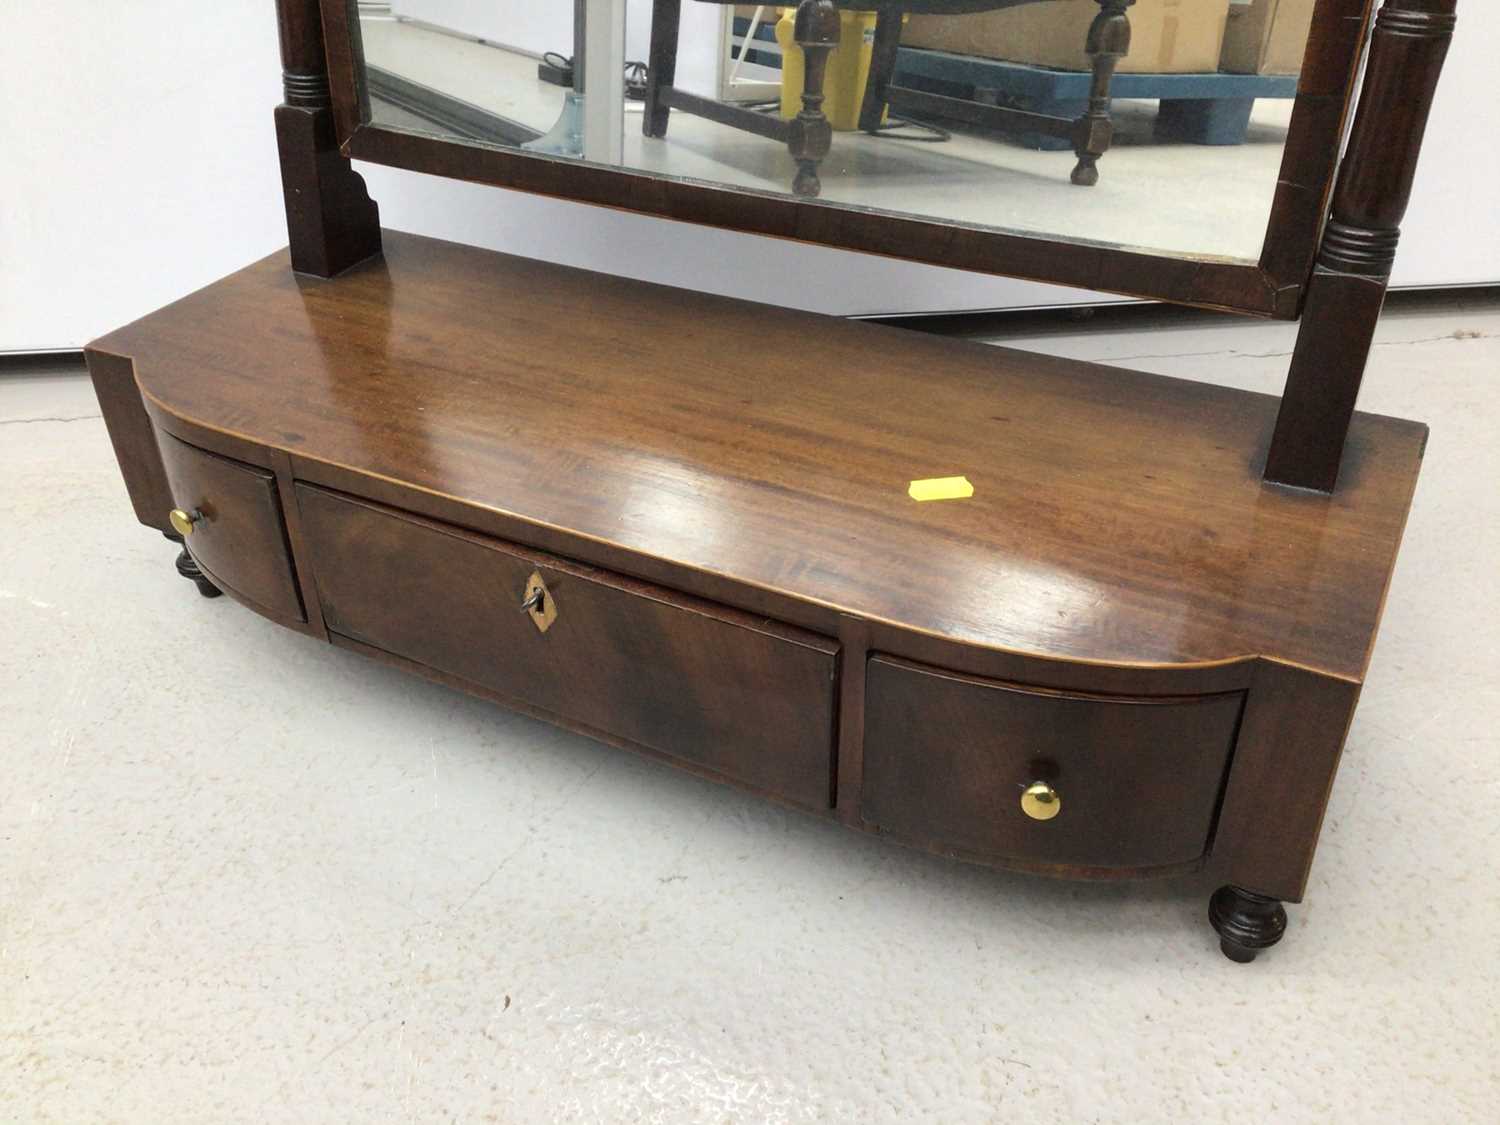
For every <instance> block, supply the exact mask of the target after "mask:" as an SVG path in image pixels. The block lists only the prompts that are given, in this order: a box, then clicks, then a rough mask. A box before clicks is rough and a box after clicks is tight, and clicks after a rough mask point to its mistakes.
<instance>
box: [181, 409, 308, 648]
mask: <svg viewBox="0 0 1500 1125" xmlns="http://www.w3.org/2000/svg"><path fill="white" fill-rule="evenodd" d="M158 441H159V443H160V446H161V456H162V464H163V465H164V466H165V468H166V472H167V480H168V482H169V483H170V486H171V490H172V496H173V500H174V506H175V507H178V508H181V509H183V510H184V511H187V512H193V511H201V512H202V514H203V518H202V519H201V520H200V521H199V523H198V524H197V526H195V527H194V529H193V533H192V535H190V536H188V538H187V539H186V540H185V541H184V546H185V547H186V548H187V549H188V551H189V552H190V553H191V555H192V558H193V561H194V562H196V563H197V564H198V567H199V568H200V569H201V570H202V571H203V573H204V575H205V576H206V577H207V578H208V579H209V580H210V581H211V582H212V583H213V585H214V586H216V587H218V588H219V589H221V590H225V591H228V592H231V593H233V594H235V595H236V596H237V597H238V598H240V599H241V600H243V601H248V602H251V603H253V604H254V605H255V606H256V607H258V608H260V609H261V610H262V612H264V613H266V614H267V616H270V617H273V618H277V619H281V620H286V621H298V622H300V621H305V620H306V615H305V614H304V613H303V610H302V600H301V598H299V597H298V595H297V582H296V578H295V577H294V575H293V573H292V561H291V555H290V553H289V552H288V550H287V544H286V532H285V529H284V527H283V525H282V520H281V504H280V501H279V500H278V499H277V495H276V480H275V478H274V477H273V476H272V475H271V474H270V473H268V472H266V471H265V470H264V469H258V468H255V467H254V466H251V465H242V464H239V463H238V462H236V461H231V460H230V459H229V458H227V457H220V456H219V455H218V454H216V453H207V452H205V451H203V450H201V449H195V448H194V447H193V446H191V445H188V444H186V443H184V442H181V441H178V440H177V439H176V438H174V437H172V436H171V435H169V434H160V435H159V436H158ZM178 569H179V571H181V567H179V568H178ZM187 577H192V575H187Z"/></svg>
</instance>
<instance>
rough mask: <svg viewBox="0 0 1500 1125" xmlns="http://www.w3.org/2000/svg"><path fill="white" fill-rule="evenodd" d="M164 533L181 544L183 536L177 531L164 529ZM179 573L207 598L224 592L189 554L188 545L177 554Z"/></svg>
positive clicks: (215, 596) (174, 541)
mask: <svg viewBox="0 0 1500 1125" xmlns="http://www.w3.org/2000/svg"><path fill="white" fill-rule="evenodd" d="M162 534H163V535H164V536H166V537H167V538H168V539H170V540H171V541H172V542H173V543H179V544H180V543H181V542H182V536H180V535H178V534H177V533H176V532H175V531H163V532H162ZM177 573H178V574H180V575H182V576H183V577H184V578H186V579H187V580H188V581H190V582H192V583H193V584H194V585H195V586H197V587H198V593H200V594H202V595H203V596H204V597H205V598H217V597H219V596H220V595H221V594H223V592H224V591H223V590H221V589H219V588H218V587H217V586H215V585H214V584H213V583H212V582H210V581H209V580H208V578H207V577H206V576H205V575H204V573H203V571H201V570H199V569H198V561H197V560H196V559H195V558H193V556H192V555H190V554H188V549H187V548H186V547H183V548H182V551H181V553H180V554H178V556H177Z"/></svg>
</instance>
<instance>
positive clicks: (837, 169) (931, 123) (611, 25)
mask: <svg viewBox="0 0 1500 1125" xmlns="http://www.w3.org/2000/svg"><path fill="white" fill-rule="evenodd" d="M1315 2H1316V0H1134V3H1127V2H1126V0H905V2H896V0H804V2H803V3H801V4H793V5H788V6H777V5H755V4H732V3H721V2H718V0H391V2H390V3H388V4H387V3H365V2H363V0H361V2H360V3H359V5H358V9H359V15H360V31H361V38H362V40H363V53H364V66H365V84H366V89H367V91H368V93H369V96H370V118H371V121H372V123H374V124H376V125H380V126H384V127H389V128H394V129H400V130H406V131H413V132H420V133H428V134H435V135H438V136H442V137H445V138H448V139H451V140H455V141H459V142H462V143H468V144H475V145H489V146H502V147H519V148H523V149H527V150H530V151H533V152H539V153H545V154H548V155H550V156H553V157H557V158H562V159H573V160H586V161H590V162H595V163H600V164H607V165H613V166H617V167H626V168H630V169H634V170H638V171H643V172H647V173H650V174H652V175H659V176H664V177H680V178H686V179H690V180H694V181H698V182H708V183H714V184H722V185H731V186H734V187H739V188H747V189H751V190H754V191H762V192H773V193H779V194H791V195H795V196H798V197H801V198H803V199H806V200H809V201H816V202H817V203H818V204H820V205H828V206H837V207H853V208H860V209H874V210H878V211H883V212H889V213H897V214H901V215H905V216H911V217H919V218H923V219H937V220H941V221H947V222H953V223H960V224H963V225H966V226H976V227H984V228H990V229H995V230H1001V231H1010V232H1019V233H1026V234H1040V235H1045V236H1048V237H1053V238H1062V239H1067V240H1072V241H1081V242H1092V243H1103V244H1108V245H1115V246H1125V247H1131V248H1138V249H1143V250H1148V251H1152V252H1164V253H1168V254H1174V255H1182V256H1189V257H1194V258H1205V259H1219V260H1230V261H1254V260H1256V259H1257V258H1259V256H1260V251H1261V244H1262V242H1263V241H1264V238H1265V232H1266V226H1267V222H1268V220H1269V217H1270V210H1271V203H1272V197H1273V195H1274V192H1275V188H1276V183H1277V177H1278V174H1279V172H1280V168H1281V158H1282V149H1283V147H1284V145H1285V141H1286V136H1287V126H1288V122H1289V120H1290V116H1291V108H1292V97H1293V96H1294V95H1295V93H1296V90H1297V72H1298V70H1299V68H1300V66H1301V62H1302V55H1303V50H1304V47H1305V44H1306V40H1307V34H1308V28H1309V26H1310V23H1311V19H1312V13H1313V7H1314V4H1315ZM820 75H821V94H822V98H821V101H820V100H819V99H818V97H817V94H818V91H819V85H820V81H819V76H820Z"/></svg>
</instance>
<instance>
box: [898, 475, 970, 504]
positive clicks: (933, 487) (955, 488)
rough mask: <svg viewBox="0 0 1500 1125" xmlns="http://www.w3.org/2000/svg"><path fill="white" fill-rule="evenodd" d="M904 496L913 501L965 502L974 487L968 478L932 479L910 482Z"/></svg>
mask: <svg viewBox="0 0 1500 1125" xmlns="http://www.w3.org/2000/svg"><path fill="white" fill-rule="evenodd" d="M906 494H907V495H908V496H910V497H911V498H912V499H913V500H967V499H968V498H969V497H970V496H973V495H974V486H973V485H972V484H970V483H969V478H968V477H932V478H930V479H928V480H914V481H912V482H911V486H910V487H909V488H907V490H906Z"/></svg>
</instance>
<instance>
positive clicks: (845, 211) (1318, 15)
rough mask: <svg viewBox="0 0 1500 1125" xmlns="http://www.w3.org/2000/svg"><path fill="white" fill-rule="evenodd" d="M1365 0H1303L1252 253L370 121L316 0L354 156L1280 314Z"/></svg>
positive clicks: (1008, 272)
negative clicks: (1009, 224) (1197, 250)
mask: <svg viewBox="0 0 1500 1125" xmlns="http://www.w3.org/2000/svg"><path fill="white" fill-rule="evenodd" d="M1374 3H1375V0H1317V7H1316V10H1315V12H1314V16H1313V23H1312V33H1311V35H1310V36H1309V39H1308V44H1307V52H1306V56H1305V59H1304V62H1303V69H1302V75H1301V79H1300V82H1299V86H1298V91H1297V96H1296V99H1295V101H1294V102H1293V107H1292V118H1291V125H1290V128H1289V130H1288V133H1287V140H1286V148H1285V152H1284V154H1283V157H1282V165H1281V172H1280V175H1279V177H1278V180H1277V188H1276V194H1275V197H1274V199H1273V201H1272V205H1271V212H1270V220H1269V222H1268V225H1267V230H1266V237H1265V241H1264V243H1263V247H1262V250H1261V256H1260V260H1259V261H1258V262H1256V263H1253V264H1252V263H1249V262H1242V261H1229V260H1224V259H1222V258H1220V259H1215V258H1206V257H1192V256H1188V255H1181V254H1171V253H1166V252H1160V253H1158V252H1152V251H1148V250H1142V249H1128V248H1126V247H1123V246H1111V245H1107V244H1103V243H1095V242H1082V241H1069V240H1066V239H1064V238H1062V237H1061V236H1049V235H1041V234H1023V233H1017V232H1010V231H1004V230H1001V229H998V228H993V227H983V226H977V225H970V224H957V223H948V222H944V221H941V220H937V219H928V218H919V217H914V216H912V215H910V214H905V213H902V212H897V211H884V210H876V209H873V208H860V207H855V206H850V205H847V204H839V203H828V202H823V201H810V200H806V199H801V198H798V197H795V196H790V195H785V194H780V193H776V192H771V191H762V190H752V189H748V188H740V187H732V186H727V185H725V186H719V185H710V184H706V183H703V182H701V181H689V180H681V179H672V178H666V177H662V176H658V175H654V174H650V173H645V172H639V171H634V170H631V169H628V168H618V167H610V166H607V165H602V164H590V163H586V162H583V161H580V160H577V159H569V158H565V157H557V156H546V155H542V154H538V153H530V152H521V151H518V150H517V149H514V148H503V147H491V146H486V145H484V144H482V143H475V142H466V141H465V142H460V141H454V140H448V139H444V138H441V137H436V136H431V135H427V134H422V133H413V132H407V131H404V130H401V129H395V128H391V127H389V126H384V125H377V124H374V123H372V122H371V120H370V99H369V93H368V90H367V89H366V86H365V70H364V58H363V51H362V48H361V42H360V35H359V14H358V5H357V3H356V0H321V3H320V6H321V13H322V21H323V28H324V34H325V40H326V43H327V66H328V79H329V88H330V94H331V97H332V105H333V115H334V121H335V125H336V128H337V135H338V144H339V150H340V151H341V152H342V153H343V154H344V155H345V156H348V157H352V158H353V159H356V160H368V161H371V162H373V163H376V164H387V165H391V166H393V167H397V168H406V169H409V170H411V171H417V172H429V173H433V174H436V175H441V176H448V177H452V178H455V179H462V180H472V181H476V182H479V183H485V184H492V185H495V186H498V187H506V188H512V189H515V190H519V191H526V192H533V193H536V194H540V195H549V196H555V197H557V198H561V199H572V200H576V201H579V202H583V203H595V204H604V205H606V206H610V207H623V208H626V209H628V210H632V211H639V212H641V213H643V214H648V215H657V216H660V217H663V218H669V219H676V220H680V221H684V222H690V223H698V224H703V225H708V226H717V227H724V228H727V229H730V230H738V231H744V232H747V233H751V234H762V235H771V236H774V237H779V238H791V239H796V240H799V241H803V242H813V243H818V244H820V245H824V246H833V247H838V248H840V249H844V250H857V251H862V252H865V253H873V254H882V255H887V256H890V257H896V258H905V259H909V260H911V261H916V262H925V263H929V264H932V265H940V266H949V267H952V268H955V269H964V270H972V271H976V272H980V273H991V274H1001V275H1004V276H1008V277H1018V278H1025V279H1027V280H1031V281H1042V282H1050V283H1053V284H1060V285H1072V286H1078V287H1081V288H1087V289H1097V290H1102V291H1106V292H1113V293H1122V294H1126V295H1128V296H1135V297H1152V298H1157V299H1159V300H1163V301H1172V302H1174V303H1179V304H1190V305H1202V306H1209V307H1213V308H1223V309H1232V310H1234V311H1237V312H1245V313H1251V314H1254V315H1260V316H1270V317H1277V318H1280V319H1293V318H1295V317H1296V316H1297V313H1298V310H1299V309H1300V307H1301V302H1302V297H1303V291H1304V287H1305V285H1306V282H1307V278H1308V274H1309V272H1310V270H1311V268H1312V262H1313V255H1314V253H1315V251H1316V249H1317V238H1318V230H1319V227H1320V225H1321V223H1322V220H1323V216H1324V214H1325V210H1326V207H1327V201H1328V193H1329V191H1330V189H1331V187H1332V182H1333V174H1334V168H1335V165H1336V162H1337V154H1338V149H1339V142H1340V140H1341V139H1342V137H1343V132H1344V128H1345V125H1346V123H1347V118H1348V109H1349V102H1350V93H1351V91H1352V89H1353V87H1354V79H1355V76H1356V74H1357V73H1358V67H1359V61H1360V53H1361V46H1362V43H1363V39H1364V32H1365V27H1366V23H1367V21H1368V19H1369V15H1370V11H1371V9H1372V8H1373V6H1374Z"/></svg>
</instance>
